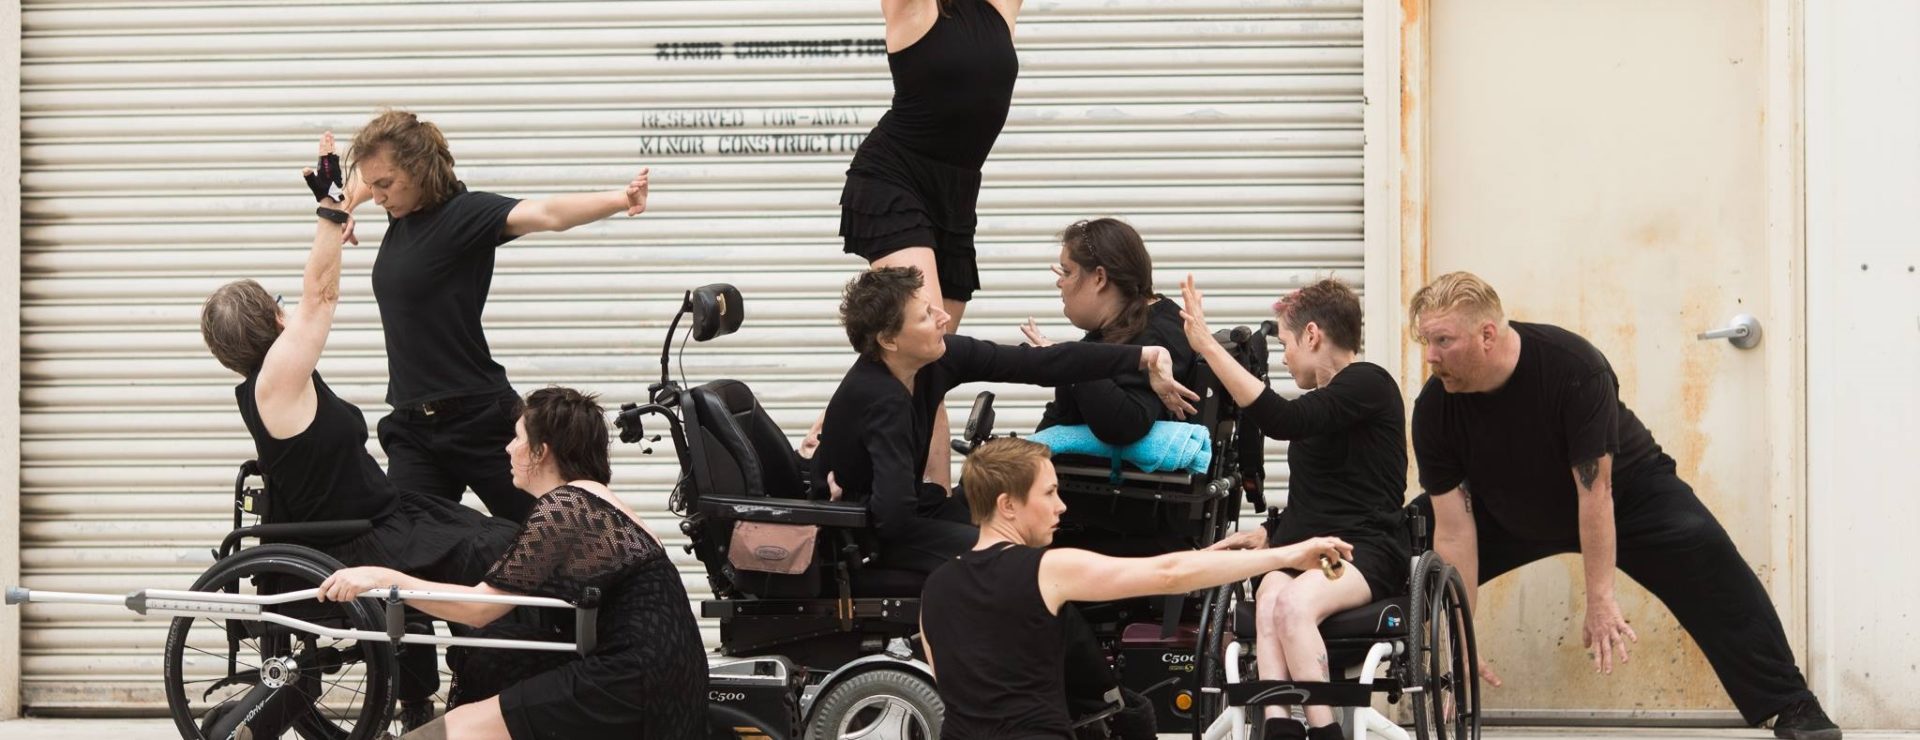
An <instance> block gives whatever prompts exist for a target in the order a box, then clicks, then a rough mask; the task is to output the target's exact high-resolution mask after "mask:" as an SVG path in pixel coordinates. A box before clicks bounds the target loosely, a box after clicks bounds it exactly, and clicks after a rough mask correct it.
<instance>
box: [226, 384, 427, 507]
mask: <svg viewBox="0 0 1920 740" xmlns="http://www.w3.org/2000/svg"><path fill="white" fill-rule="evenodd" d="M259 379H260V376H259V374H258V373H255V374H254V375H251V376H248V377H247V380H246V382H244V383H241V384H240V385H238V386H236V387H235V388H234V389H233V394H234V397H235V399H236V400H238V401H239V402H240V418H241V419H243V420H245V421H246V424H247V433H248V434H250V435H252V436H253V449H254V453H255V454H256V455H257V456H258V457H257V459H258V460H259V461H260V470H261V472H262V473H264V474H265V475H266V477H267V481H268V491H269V494H268V503H267V512H266V514H267V516H266V519H265V521H266V522H268V523H280V522H315V521H332V520H338V519H370V520H378V519H381V518H383V517H386V516H388V515H389V514H391V513H393V512H394V510H395V508H396V507H397V506H398V505H399V497H398V496H397V494H396V493H395V491H394V488H393V485H392V484H391V483H388V482H387V476H386V473H384V472H383V471H381V470H380V463H378V462H376V461H375V460H374V459H373V455H370V454H368V453H367V420H366V417H364V416H361V415H360V407H358V406H355V405H353V404H351V403H347V402H346V400H344V399H342V398H340V397H339V396H336V395H334V394H333V389H332V388H328V387H327V384H326V381H323V380H321V379H320V373H319V372H317V371H316V372H314V374H313V391H314V395H315V396H317V397H318V398H317V401H316V403H315V404H314V409H313V423H311V424H308V425H307V428H306V429H305V430H304V431H301V432H300V433H299V434H296V435H293V436H292V437H289V438H287V439H274V438H273V435H270V434H268V433H267V427H266V425H265V424H263V423H261V421H260V407H259V405H258V404H256V403H255V402H254V396H253V389H254V385H255V384H256V383H257V382H258V381H259ZM312 544H324V543H312Z"/></svg>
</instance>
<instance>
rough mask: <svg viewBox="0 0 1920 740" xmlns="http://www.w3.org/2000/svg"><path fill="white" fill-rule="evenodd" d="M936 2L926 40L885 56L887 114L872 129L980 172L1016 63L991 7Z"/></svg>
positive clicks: (975, 0)
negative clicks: (889, 92) (889, 89)
mask: <svg viewBox="0 0 1920 740" xmlns="http://www.w3.org/2000/svg"><path fill="white" fill-rule="evenodd" d="M941 3H942V8H941V14H940V18H939V19H938V20H935V21H934V22H933V28H931V29H928V30H927V35H925V36H922V37H921V38H920V40H919V41H916V42H914V44H913V45H912V46H908V47H907V48H905V49H901V50H899V51H897V52H894V53H892V54H888V55H887V69H888V70H890V71H891V72H892V73H893V109H892V110H890V111H887V114H886V115H885V116H883V117H881V119H880V124H879V126H877V127H876V130H878V131H880V132H883V133H885V134H886V135H887V136H888V137H889V138H891V139H892V140H893V141H896V142H899V143H900V144H901V145H902V146H905V147H906V148H907V149H909V150H911V151H913V152H915V153H917V154H920V155H921V156H924V157H928V158H931V159H934V160H938V161H941V162H945V163H947V164H950V165H953V166H955V167H962V168H965V169H968V170H979V169H980V166H981V165H982V164H984V163H986V161H987V152H989V151H992V149H993V142H994V140H995V139H997V138H999V137H1000V129H1001V128H1002V127H1004V126H1006V124H1007V108H1008V106H1010V105H1011V104H1012V102H1013V81H1014V79H1015V78H1017V77H1019V76H1020V58H1019V57H1018V56H1017V55H1016V54H1015V53H1014V51H1013V31H1012V29H1010V28H1008V27H1007V19H1006V17H1005V16H1002V15H1000V11H999V10H998V9H996V8H994V7H993V4H992V3H989V2H987V0H952V1H951V2H945V1H944V0H941Z"/></svg>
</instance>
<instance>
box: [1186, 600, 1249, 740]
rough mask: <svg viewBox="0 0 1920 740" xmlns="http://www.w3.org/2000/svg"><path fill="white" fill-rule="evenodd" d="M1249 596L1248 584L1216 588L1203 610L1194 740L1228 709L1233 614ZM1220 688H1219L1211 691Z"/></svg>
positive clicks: (1196, 659) (1197, 653) (1196, 662)
mask: <svg viewBox="0 0 1920 740" xmlns="http://www.w3.org/2000/svg"><path fill="white" fill-rule="evenodd" d="M1244 598H1245V592H1244V585H1243V584H1239V583H1229V584H1226V585H1224V586H1219V587H1217V588H1215V589H1214V590H1213V591H1212V592H1211V593H1209V594H1208V596H1207V603H1206V604H1204V605H1202V607H1201V609H1200V637H1199V640H1198V644H1196V645H1195V646H1194V653H1193V663H1194V666H1193V668H1194V673H1195V676H1196V680H1195V682H1194V684H1195V685H1194V695H1193V740H1200V738H1201V736H1202V735H1204V734H1205V733H1206V731H1207V728H1208V727H1210V726H1212V725H1213V721H1214V720H1215V719H1218V718H1219V717H1220V715H1221V714H1222V713H1224V712H1225V711H1226V709H1227V695H1226V688H1227V666H1226V663H1225V662H1224V661H1225V660H1226V658H1227V643H1229V642H1232V641H1234V640H1235V639H1236V638H1235V635H1234V633H1233V616H1234V612H1235V611H1236V610H1237V609H1238V608H1239V605H1240V602H1241V600H1242V599H1244ZM1209 689H1217V690H1218V691H1217V692H1216V691H1209Z"/></svg>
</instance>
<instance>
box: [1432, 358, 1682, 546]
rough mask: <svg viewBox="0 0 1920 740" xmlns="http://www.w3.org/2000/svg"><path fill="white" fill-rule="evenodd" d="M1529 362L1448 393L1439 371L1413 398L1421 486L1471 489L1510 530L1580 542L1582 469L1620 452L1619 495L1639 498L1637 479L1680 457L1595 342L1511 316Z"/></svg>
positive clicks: (1616, 469)
mask: <svg viewBox="0 0 1920 740" xmlns="http://www.w3.org/2000/svg"><path fill="white" fill-rule="evenodd" d="M1509 324H1510V325H1511V326H1512V327H1513V331H1514V333H1516V334H1518V335H1519V336H1520V359H1519V361H1518V363H1517V364H1515V365H1514V368H1513V376H1512V377H1511V378H1508V380H1507V383H1506V385H1503V386H1501V387H1500V389H1499V390H1495V391H1493V392H1491V393H1448V392H1447V391H1446V389H1445V388H1444V387H1442V386H1441V384H1440V379H1438V378H1433V379H1429V380H1428V381H1427V385H1426V387H1425V388H1424V389H1422V390H1421V391H1420V398H1419V399H1418V400H1416V401H1414V405H1413V452H1414V457H1415V459H1416V460H1417V461H1418V462H1419V464H1420V487H1421V488H1422V489H1425V490H1426V491H1427V492H1428V493H1432V494H1445V493H1448V492H1450V491H1452V490H1454V489H1455V488H1459V487H1461V486H1465V487H1466V488H1467V490H1468V491H1469V492H1470V495H1472V496H1473V503H1474V506H1475V507H1476V510H1477V511H1478V512H1479V513H1481V514H1482V515H1483V516H1486V517H1490V518H1491V519H1492V521H1493V522H1494V523H1496V524H1498V525H1499V526H1500V527H1501V528H1502V529H1504V530H1506V532H1507V534H1509V535H1511V536H1513V537H1515V538H1518V539H1522V540H1527V541H1534V542H1556V543H1567V542H1573V543H1577V542H1579V538H1580V529H1579V516H1580V511H1579V492H1578V491H1577V490H1576V489H1575V488H1574V484H1573V466H1574V465H1575V464H1578V463H1583V462H1586V461H1589V460H1594V459H1597V458H1599V457H1601V456H1603V455H1607V454H1612V455H1613V481H1614V489H1613V491H1614V493H1613V495H1614V499H1615V501H1616V502H1619V503H1622V504H1631V503H1633V502H1634V501H1635V500H1636V497H1637V496H1638V495H1639V488H1640V487H1638V486H1634V485H1632V484H1633V481H1634V479H1635V478H1636V476H1638V475H1640V474H1641V473H1642V472H1645V471H1650V470H1654V469H1657V468H1658V467H1659V465H1660V464H1661V463H1663V462H1664V463H1665V464H1666V465H1669V466H1670V465H1671V464H1672V460H1671V459H1669V458H1667V456H1666V453H1664V452H1661V450H1660V445H1659V444H1656V443H1655V442H1654V441H1653V434H1652V433H1651V432H1649V431H1647V427H1646V426H1645V425H1643V424H1641V423H1640V419H1639V418H1638V417H1636V416H1634V415H1633V412H1632V411H1630V410H1628V409H1627V405H1626V404H1625V403H1623V402H1621V401H1620V380H1619V378H1617V377H1615V376H1614V374H1613V366H1611V365H1609V364H1607V358H1606V356H1604V355H1602V354H1600V350H1598V349H1596V348H1594V346H1593V344H1592V343H1590V342H1588V341H1587V340H1585V339H1583V338H1581V337H1580V336H1579V335H1578V334H1574V333H1573V332H1570V331H1567V330H1565V329H1562V328H1560V327H1557V326H1549V325H1546V324H1527V323H1521V322H1518V321H1513V322H1509Z"/></svg>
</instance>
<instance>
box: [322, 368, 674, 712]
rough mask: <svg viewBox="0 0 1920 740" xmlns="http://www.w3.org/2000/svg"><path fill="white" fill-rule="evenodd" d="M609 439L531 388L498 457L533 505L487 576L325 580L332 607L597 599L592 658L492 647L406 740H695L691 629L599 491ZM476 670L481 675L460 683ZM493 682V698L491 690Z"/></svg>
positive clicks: (591, 416) (575, 404)
mask: <svg viewBox="0 0 1920 740" xmlns="http://www.w3.org/2000/svg"><path fill="white" fill-rule="evenodd" d="M607 444H608V439H607V417H606V412H605V411H604V410H603V409H602V408H601V407H600V404H598V403H596V402H595V399H594V397H593V396H590V395H586V394H583V393H580V392H579V391H576V390H573V389H571V388H559V387H552V388H542V389H540V390H537V391H534V392H533V393H531V394H528V395H527V398H526V410H525V412H524V413H523V414H522V415H521V417H520V419H519V421H517V422H516V423H515V424H514V439H513V442H512V443H511V444H509V445H508V446H507V450H506V451H507V455H508V457H509V459H510V460H511V461H512V470H513V483H514V485H515V486H517V487H518V488H520V490H522V491H524V492H526V494H528V495H530V496H532V497H533V498H534V507H533V512H532V514H530V515H529V516H528V517H527V527H526V530H525V531H524V532H522V533H521V534H520V538H519V539H518V540H517V541H515V542H514V543H513V547H511V548H510V549H508V550H507V553H506V554H505V555H503V556H501V558H500V560H499V562H497V563H495V564H494V565H493V568H492V569H491V570H489V571H488V572H487V574H486V576H485V577H484V578H481V579H478V582H477V583H475V584H474V585H471V586H469V585H460V584H452V583H435V582H431V581H427V580H424V579H420V578H413V577H410V576H407V575H406V574H403V573H397V572H394V571H392V570H389V569H386V568H348V569H346V570H342V571H338V572H336V573H334V574H333V575H332V576H331V577H329V578H327V580H326V582H324V583H322V584H321V585H320V598H321V599H323V600H331V601H345V600H348V599H353V598H357V597H358V596H359V595H360V594H361V593H364V592H366V591H369V590H372V589H377V588H387V587H390V586H398V587H399V588H401V589H409V590H429V591H440V592H455V593H459V592H465V593H472V594H519V595H530V596H543V597H548V598H556V599H564V600H567V601H574V602H578V601H579V600H580V599H581V598H582V596H583V594H584V593H585V592H586V590H587V589H589V588H592V589H599V590H600V593H601V597H600V598H601V600H600V619H599V625H598V634H597V635H596V638H597V640H598V642H597V644H596V646H595V647H594V650H593V652H591V653H589V654H587V655H586V656H584V657H579V656H573V655H570V654H558V653H538V654H535V653H531V652H529V653H526V654H525V656H524V659H523V660H521V661H518V662H516V661H515V660H513V659H512V658H511V657H508V656H505V655H500V654H498V653H499V651H490V652H491V653H493V654H492V655H489V661H488V662H489V663H490V665H489V666H488V667H487V669H486V670H480V669H479V668H478V667H477V666H474V665H471V664H469V665H467V666H462V667H461V669H460V672H459V673H456V674H455V678H454V680H455V690H454V693H455V695H456V703H457V706H455V707H454V708H453V709H452V710H451V711H449V712H447V714H446V715H444V716H443V717H441V718H440V719H438V720H435V721H433V722H432V723H429V724H428V725H426V726H424V727H421V728H420V729H418V730H415V731H413V732H409V733H407V734H406V735H404V736H403V737H404V738H407V739H409V740H441V739H444V738H459V739H461V740H467V739H470V738H471V739H482V740H499V739H503V738H512V739H513V740H529V739H530V738H538V737H560V738H636V737H646V738H655V737H658V738H695V737H703V736H704V732H705V729H706V702H707V690H706V683H707V662H706V648H705V647H704V646H703V645H702V643H701V638H700V629H699V625H698V624H697V623H696V622H695V621H694V618H693V612H692V610H690V609H688V608H687V591H686V588H685V587H684V586H683V585H682V584H681V583H680V571H679V569H678V568H676V567H675V566H674V564H673V560H672V558H671V557H670V556H669V555H668V554H667V550H666V548H665V546H663V545H662V544H661V543H660V539H659V538H658V537H657V536H655V535H654V534H653V532H652V531H650V530H648V529H647V526H646V525H645V524H643V523H641V521H640V518H639V516H638V515H637V514H635V513H634V512H633V509H632V508H630V507H628V506H627V504H626V503H625V502H623V501H621V500H620V497H619V496H617V495H615V494H614V492H613V490H612V489H611V488H609V487H608V485H607V483H608V481H609V479H610V470H609V468H608V465H607ZM414 606H416V607H418V608H419V609H420V610H421V611H424V612H427V613H428V614H432V615H434V616H436V617H440V618H442V619H447V620H450V621H454V622H459V623H461V624H466V625H471V626H474V627H482V626H485V625H487V624H489V623H491V622H493V621H494V620H495V619H498V618H499V617H501V616H502V615H504V614H506V613H507V612H508V611H510V610H511V608H512V607H508V606H503V605H498V604H482V603H469V602H457V601H428V602H420V603H416V604H414ZM555 663H558V664H557V665H556V664H555ZM474 673H477V674H480V675H471V676H469V675H467V674H474ZM473 684H480V685H484V686H487V687H488V688H485V689H476V688H475V687H474V686H473ZM500 685H504V688H502V689H500V690H498V692H497V693H495V692H494V691H493V690H491V688H490V687H491V686H500Z"/></svg>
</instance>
